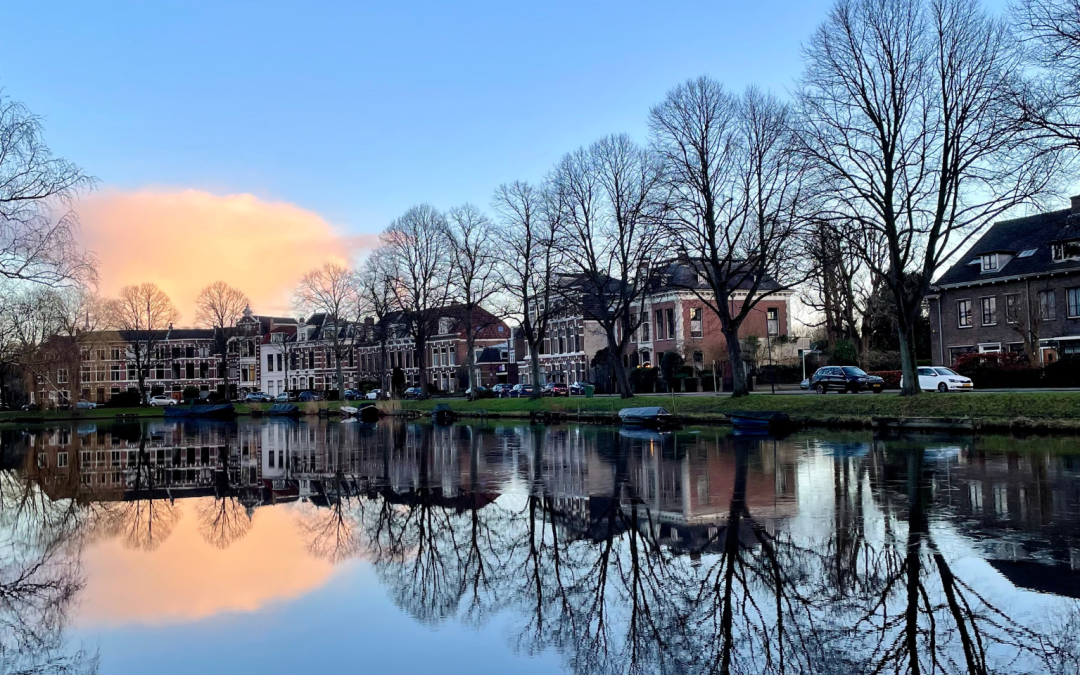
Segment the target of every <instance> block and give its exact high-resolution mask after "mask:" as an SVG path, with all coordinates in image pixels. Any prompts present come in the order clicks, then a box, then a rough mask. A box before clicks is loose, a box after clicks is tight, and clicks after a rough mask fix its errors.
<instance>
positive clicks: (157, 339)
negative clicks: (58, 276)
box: [110, 282, 180, 403]
mask: <svg viewBox="0 0 1080 675" xmlns="http://www.w3.org/2000/svg"><path fill="white" fill-rule="evenodd" d="M110 313H111V316H112V323H113V325H115V326H116V327H117V329H118V330H120V332H121V337H122V338H123V340H124V341H125V342H126V343H127V344H128V353H127V358H128V359H129V360H131V361H134V362H135V373H136V378H137V379H138V382H139V396H140V398H141V400H142V402H143V403H146V401H147V391H146V377H147V375H148V374H149V373H150V369H151V368H152V367H154V366H156V365H157V364H158V363H161V362H163V361H164V360H165V359H166V354H165V348H164V347H163V346H162V343H163V342H165V341H166V340H168V338H169V332H170V331H171V330H172V325H173V322H175V321H177V320H178V319H179V318H180V312H178V311H177V309H176V306H175V305H173V303H172V300H170V299H169V296H168V295H166V294H165V291H163V290H161V289H160V288H158V287H157V285H156V284H152V283H149V282H147V283H143V284H138V285H131V286H124V287H123V288H121V289H120V295H119V297H118V298H117V299H116V300H113V301H112V303H111V310H110Z"/></svg>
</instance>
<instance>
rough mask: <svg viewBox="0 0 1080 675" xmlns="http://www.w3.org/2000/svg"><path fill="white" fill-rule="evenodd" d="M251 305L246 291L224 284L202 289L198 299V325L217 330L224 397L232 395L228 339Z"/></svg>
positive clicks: (216, 341) (216, 339) (219, 283)
mask: <svg viewBox="0 0 1080 675" xmlns="http://www.w3.org/2000/svg"><path fill="white" fill-rule="evenodd" d="M250 302H251V301H250V300H249V299H248V296H247V295H245V294H244V292H243V291H241V290H240V289H239V288H235V287H233V286H230V285H229V284H227V283H225V282H224V281H215V282H214V283H212V284H210V285H209V286H207V287H205V288H203V289H202V290H201V291H199V295H198V296H197V297H196V298H195V323H196V325H199V326H205V327H207V328H212V329H213V330H214V348H215V349H217V352H218V354H219V355H221V365H220V366H219V368H220V372H221V381H222V383H223V386H224V389H223V393H224V394H225V396H228V395H229V353H228V352H229V338H230V337H232V334H233V332H234V331H233V329H234V328H235V327H236V322H237V320H239V319H240V317H241V316H243V314H244V310H245V309H247V307H248V305H249V304H250Z"/></svg>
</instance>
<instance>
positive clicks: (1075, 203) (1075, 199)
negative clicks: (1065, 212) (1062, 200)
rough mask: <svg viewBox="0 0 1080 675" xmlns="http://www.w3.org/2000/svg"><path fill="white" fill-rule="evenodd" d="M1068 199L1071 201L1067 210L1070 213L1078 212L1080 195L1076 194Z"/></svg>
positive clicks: (1079, 209) (1079, 211)
mask: <svg viewBox="0 0 1080 675" xmlns="http://www.w3.org/2000/svg"><path fill="white" fill-rule="evenodd" d="M1070 201H1072V205H1071V208H1069V211H1070V212H1071V213H1080V195H1076V196H1075V197H1073V198H1072V199H1071V200H1070Z"/></svg>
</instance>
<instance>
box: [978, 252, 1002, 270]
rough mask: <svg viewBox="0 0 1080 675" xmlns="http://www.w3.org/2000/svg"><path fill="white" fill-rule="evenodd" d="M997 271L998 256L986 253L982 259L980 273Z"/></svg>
mask: <svg viewBox="0 0 1080 675" xmlns="http://www.w3.org/2000/svg"><path fill="white" fill-rule="evenodd" d="M997 270H998V254H997V253H986V254H984V255H983V257H982V271H983V272H997Z"/></svg>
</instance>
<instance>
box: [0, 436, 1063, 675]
mask: <svg viewBox="0 0 1080 675" xmlns="http://www.w3.org/2000/svg"><path fill="white" fill-rule="evenodd" d="M4 434H5V435H4V437H3V455H2V457H3V468H4V471H3V473H2V474H0V478H2V483H0V507H2V510H0V519H2V520H0V527H2V530H0V531H2V532H3V534H2V535H0V536H4V537H5V547H4V550H5V551H7V550H10V554H5V556H4V557H3V559H2V565H3V567H2V570H0V611H2V615H0V622H3V627H4V628H5V630H4V632H3V635H4V637H3V638H0V640H2V642H0V649H3V654H2V656H3V657H4V658H0V664H3V667H4V668H7V669H8V671H12V672H19V670H20V668H22V669H23V670H27V669H28V668H26V667H25V666H18V665H17V667H16V668H14V669H12V668H11V667H9V666H8V665H7V664H8V663H9V662H11V663H16V664H18V663H20V662H19V661H18V660H17V659H22V663H25V664H28V665H33V666H34V667H38V665H37V664H40V666H41V667H40V668H39V670H40V671H42V672H48V671H49V670H55V671H60V670H61V669H62V668H65V667H70V668H71V669H83V670H94V669H96V665H97V657H96V654H95V653H94V652H93V650H92V649H88V648H85V647H83V646H82V645H81V644H71V640H67V641H65V637H64V636H65V628H66V627H67V625H68V623H69V614H70V613H71V612H72V605H73V601H74V600H75V599H76V598H77V597H79V596H80V595H86V596H87V597H88V598H89V600H88V604H89V605H90V606H89V607H87V608H84V609H83V610H82V615H83V616H84V617H85V616H90V617H95V616H97V617H104V616H112V615H109V614H108V612H103V611H99V612H98V613H97V614H95V609H96V608H97V606H98V605H99V604H106V602H107V601H106V600H105V599H104V598H105V597H108V596H109V595H114V594H103V593H100V592H97V593H95V592H93V586H94V584H95V583H99V584H100V583H104V582H103V581H102V578H104V577H105V576H107V575H106V573H105V572H100V573H99V572H95V573H94V574H90V575H87V574H86V572H85V571H84V562H85V560H88V559H89V560H105V561H106V562H105V563H104V564H102V565H97V566H95V570H98V569H103V568H105V567H107V566H108V565H110V564H111V565H112V566H113V567H116V568H119V569H135V568H136V567H138V568H139V569H143V570H146V569H155V568H160V569H162V570H170V573H171V572H172V571H173V570H175V568H176V560H177V559H180V558H184V559H185V560H186V559H188V557H190V558H191V559H198V560H199V561H200V566H202V567H213V569H215V570H218V569H220V570H222V572H221V576H222V578H223V579H227V580H228V581H227V583H221V584H219V585H217V586H213V585H211V588H213V590H214V592H216V593H218V594H220V595H221V596H223V597H224V596H229V595H230V592H231V591H237V590H240V591H243V592H245V593H246V595H245V600H244V601H242V602H231V601H230V602H226V601H224V600H222V601H220V602H216V603H215V602H213V601H209V599H208V598H206V597H202V598H198V597H195V596H192V597H189V598H185V597H183V596H173V597H171V598H170V602H169V603H166V602H164V601H162V602H160V607H161V608H164V607H165V606H167V605H168V606H170V607H171V609H170V610H168V611H167V612H166V611H164V610H162V611H161V613H162V614H168V615H169V616H170V617H172V620H187V621H193V620H197V619H198V618H199V617H203V616H206V615H207V612H214V611H226V610H230V609H237V608H243V609H247V610H248V611H257V610H259V609H260V608H261V607H263V606H264V605H265V601H266V599H267V598H269V597H279V598H280V597H285V598H288V597H296V595H297V594H298V593H303V592H305V589H309V588H312V587H314V585H318V584H323V583H326V584H333V583H335V582H334V580H333V579H332V578H331V573H330V569H331V568H332V567H333V566H336V567H337V568H339V569H341V568H345V567H347V565H346V564H345V563H346V562H347V561H358V562H359V563H360V564H362V565H364V566H366V567H367V568H369V569H372V570H373V571H374V572H375V574H376V576H377V578H378V580H379V582H380V584H381V585H382V586H383V587H384V589H385V591H386V593H387V594H388V596H389V597H390V598H392V600H393V602H394V604H395V605H396V606H397V607H398V608H400V610H401V611H403V612H405V613H407V614H408V615H409V616H410V617H412V618H413V619H414V620H415V621H417V622H420V623H422V624H425V625H431V626H438V625H442V624H444V623H446V622H451V621H453V622H460V623H463V624H466V625H470V626H475V627H483V626H485V625H488V624H489V623H490V622H492V621H494V620H495V619H496V617H498V620H499V621H500V622H502V623H504V624H506V625H507V626H509V629H508V630H509V635H510V641H511V646H512V647H513V649H514V650H515V651H516V652H517V653H520V654H522V655H530V654H541V653H545V652H548V651H551V650H554V651H555V652H557V653H558V654H560V655H561V657H562V662H563V666H564V668H565V670H566V671H568V672H574V673H588V674H592V673H608V672H611V673H616V672H617V673H635V672H642V673H645V672H649V673H652V672H671V673H698V672H701V673H706V672H707V673H713V672H717V673H743V672H746V673H760V672H775V673H789V672H790V673H801V672H807V673H832V672H837V673H841V672H843V673H848V672H912V673H922V672H949V673H951V672H956V673H965V672H966V673H989V672H1075V671H1076V669H1077V667H1078V661H1077V656H1076V654H1077V652H1078V649H1080V646H1078V645H1077V644H1076V639H1075V638H1074V637H1073V636H1074V635H1075V633H1076V628H1077V627H1080V619H1078V617H1080V613H1078V611H1077V608H1076V604H1075V599H1076V598H1080V585H1078V580H1080V576H1078V573H1077V567H1078V566H1080V553H1078V552H1080V542H1078V539H1080V525H1078V520H1077V515H1078V514H1080V490H1078V488H1080V472H1078V469H1080V454H1075V453H1076V452H1077V450H1078V449H1080V447H1078V445H1077V442H1076V441H1075V440H1072V439H1059V440H1047V439H1037V440H1031V441H1023V440H1018V439H1007V438H986V439H979V440H976V441H973V440H971V439H959V440H958V439H955V438H954V439H949V438H945V439H931V438H927V437H918V438H907V439H886V438H872V437H870V436H868V435H863V434H813V435H805V436H794V437H790V438H787V439H784V440H775V439H770V438H762V437H747V436H737V435H732V434H730V433H728V432H727V431H725V430H715V429H701V430H692V431H687V432H679V433H666V434H654V433H648V432H638V433H627V432H625V431H623V432H620V431H619V430H617V429H611V428H606V427H576V426H554V427H542V426H527V425H515V424H492V425H454V426H450V427H441V426H431V425H428V424H404V423H397V424H392V423H382V424H380V425H378V427H372V426H367V425H360V424H343V423H337V422H328V421H325V420H324V421H318V422H310V423H309V422H294V421H291V420H241V421H240V422H238V423H200V424H190V423H189V424H176V423H166V422H161V421H156V422H148V423H144V424H141V425H139V424H126V425H111V426H110V425H101V426H94V425H87V426H78V427H76V426H66V425H61V426H58V427H53V428H48V429H34V430H25V431H19V432H4ZM263 513H265V514H266V516H265V517H264V516H263V515H260V514H263ZM185 519H188V520H189V521H190V520H191V519H194V522H193V523H190V525H185V522H187V521H185ZM196 532H197V539H198V541H196V534H195V533H196ZM200 542H201V546H203V547H204V548H203V549H199V547H200ZM88 549H90V553H87V550H88ZM198 550H202V551H203V552H202V553H196V551H198ZM136 555H137V556H141V557H140V558H139V559H138V560H139V563H138V565H136V564H135V563H134V562H132V561H130V560H129V561H128V564H129V565H130V567H127V568H125V566H124V565H121V564H119V563H120V562H122V561H124V560H125V559H126V558H125V556H136ZM199 556H202V557H199ZM249 556H250V559H249ZM298 558H304V559H305V560H304V561H302V562H301V561H298ZM289 561H291V562H289ZM273 564H278V565H279V570H286V569H287V570H289V571H290V574H288V575H286V576H289V577H291V578H293V579H303V580H305V581H307V582H308V583H307V584H306V585H305V584H304V583H299V584H298V585H296V584H294V585H292V586H288V590H287V592H282V588H283V587H284V586H287V585H284V586H283V584H282V583H281V579H282V578H283V576H282V574H270V575H266V577H265V578H266V579H271V578H272V579H273V583H272V584H268V586H267V588H269V587H270V585H272V586H273V587H274V589H275V590H273V591H268V592H253V591H252V589H254V588H255V587H256V586H257V585H258V584H259V583H260V582H259V578H260V577H259V575H258V574H251V575H249V576H244V575H242V574H241V575H233V576H230V573H229V572H228V571H227V569H228V568H229V567H230V566H232V567H233V568H234V569H249V568H251V567H257V566H260V565H261V566H266V565H273ZM166 576H167V575H166ZM87 586H89V587H91V590H90V592H84V588H85V587H87ZM152 588H154V589H156V591H155V592H156V593H158V594H166V593H168V591H167V590H165V585H163V584H159V585H155V586H152ZM143 595H144V597H145V602H146V604H147V606H149V607H153V606H154V597H153V596H154V595H155V594H154V593H148V592H145V589H144V592H143ZM184 602H187V603H189V604H191V605H194V604H198V603H200V602H201V603H204V604H205V605H206V606H205V607H203V609H202V610H201V611H189V612H185V611H183V610H181V609H177V607H176V605H177V603H180V604H183V603H184ZM170 603H171V604H170ZM128 616H129V617H134V619H135V620H138V621H147V620H150V621H152V620H153V618H154V617H153V616H152V613H147V611H143V612H137V613H129V614H128ZM9 636H10V637H9ZM223 639H224V638H223ZM349 639H350V640H354V639H355V636H350V637H349ZM343 644H344V643H343ZM416 648H417V649H422V648H423V645H417V646H416ZM10 655H14V659H15V660H13V657H12V656H10ZM431 663H432V665H436V666H442V667H444V668H445V666H446V665H447V664H443V663H441V662H440V661H439V657H438V655H437V654H432V656H431ZM467 665H468V664H460V665H458V667H460V668H461V669H464V668H465V667H466V666H467ZM35 672H37V671H35Z"/></svg>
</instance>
